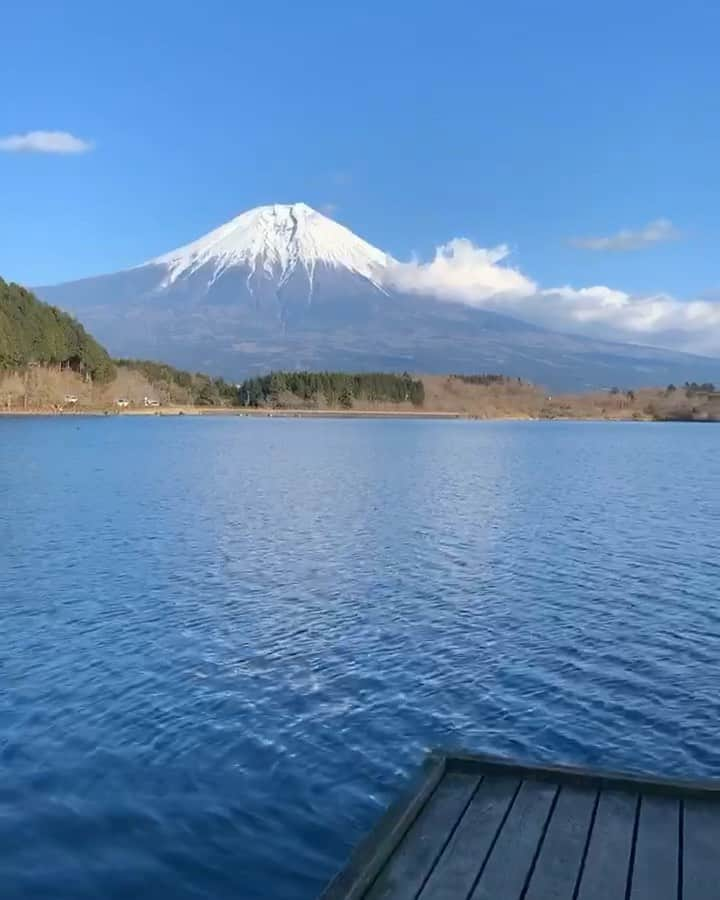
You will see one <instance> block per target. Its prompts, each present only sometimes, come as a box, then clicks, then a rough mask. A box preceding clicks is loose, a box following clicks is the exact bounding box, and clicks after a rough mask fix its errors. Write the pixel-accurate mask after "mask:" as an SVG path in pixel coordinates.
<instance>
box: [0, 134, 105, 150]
mask: <svg viewBox="0 0 720 900" xmlns="http://www.w3.org/2000/svg"><path fill="white" fill-rule="evenodd" d="M92 148H93V144H92V143H91V142H90V141H85V140H83V139H82V138H79V137H75V135H74V134H70V133H69V132H67V131H28V132H27V133H26V134H11V135H8V136H7V137H3V138H0V151H4V152H6V153H87V152H88V151H90V150H92Z"/></svg>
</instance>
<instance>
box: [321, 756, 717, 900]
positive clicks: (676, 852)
mask: <svg viewBox="0 0 720 900" xmlns="http://www.w3.org/2000/svg"><path fill="white" fill-rule="evenodd" d="M616 898H617V900H665V898H667V900H719V898H720V781H710V782H684V781H671V780H663V779H658V778H643V777H641V776H636V775H616V774H608V773H601V772H593V771H591V770H582V769H574V768H562V767H540V766H531V765H526V764H523V763H517V762H510V761H506V760H500V759H495V758H491V757H480V756H470V755H465V754H463V755H455V756H445V755H441V754H433V755H432V757H431V758H430V759H429V760H428V761H427V763H426V765H425V775H424V777H423V778H422V779H421V780H420V781H419V782H418V783H417V784H416V786H415V787H414V788H413V790H412V792H411V793H410V795H409V796H408V798H407V799H406V800H404V801H401V802H399V803H398V804H396V805H395V806H394V807H393V809H392V810H391V811H389V813H388V814H387V816H386V817H385V818H384V819H383V821H382V822H381V823H380V825H379V826H378V828H377V829H376V830H375V831H374V832H373V833H372V834H371V835H369V836H368V838H367V839H366V840H365V841H364V842H363V844H362V845H361V846H360V847H359V848H358V851H356V853H355V855H354V856H353V858H352V860H351V861H350V863H349V865H348V866H347V868H346V869H345V870H344V871H343V872H341V873H340V875H338V877H337V878H336V879H334V881H333V882H332V883H331V884H330V886H329V887H328V889H327V890H326V891H325V893H324V894H323V897H322V900H616Z"/></svg>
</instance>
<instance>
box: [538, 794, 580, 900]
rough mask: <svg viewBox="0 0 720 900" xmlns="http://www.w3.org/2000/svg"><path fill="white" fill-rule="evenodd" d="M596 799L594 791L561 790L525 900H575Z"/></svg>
mask: <svg viewBox="0 0 720 900" xmlns="http://www.w3.org/2000/svg"><path fill="white" fill-rule="evenodd" d="M597 797H598V792H597V790H596V789H592V788H578V787H574V786H563V787H561V788H560V794H559V796H558V800H557V803H556V805H555V809H554V811H553V815H552V818H551V819H550V824H549V825H548V828H547V833H546V835H545V840H544V841H543V845H542V848H541V850H540V855H539V856H538V859H537V863H536V864H535V868H534V870H533V874H532V877H531V879H530V884H529V885H528V889H527V892H526V894H525V898H524V900H573V897H574V895H575V887H576V884H577V880H578V876H579V874H580V866H581V864H582V860H583V855H584V853H585V846H586V844H587V839H588V835H589V833H590V824H591V822H592V817H593V811H594V809H595V802H596V800H597Z"/></svg>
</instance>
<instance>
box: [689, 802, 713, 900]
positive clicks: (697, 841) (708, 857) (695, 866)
mask: <svg viewBox="0 0 720 900" xmlns="http://www.w3.org/2000/svg"><path fill="white" fill-rule="evenodd" d="M682 873H683V879H682V882H683V883H682V898H683V900H716V898H717V896H718V894H720V804H718V803H706V802H703V801H702V800H685V801H684V809H683V867H682Z"/></svg>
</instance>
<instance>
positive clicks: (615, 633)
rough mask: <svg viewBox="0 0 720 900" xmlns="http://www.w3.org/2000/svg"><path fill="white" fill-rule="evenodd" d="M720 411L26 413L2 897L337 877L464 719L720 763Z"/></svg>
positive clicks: (13, 556)
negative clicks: (257, 416)
mask: <svg viewBox="0 0 720 900" xmlns="http://www.w3.org/2000/svg"><path fill="white" fill-rule="evenodd" d="M717 436H718V432H717V430H715V429H712V428H699V427H694V426H684V425H677V426H664V427H658V426H652V425H631V424H617V425H613V424H605V425H594V424H585V425H583V424H577V423H566V424H563V423H516V424H511V423H508V424H494V423H467V422H450V423H435V422H397V421H396V422H394V421H387V422H384V421H383V422H379V421H368V422H351V421H325V422H323V421H316V422H315V421H313V422H308V421H303V420H268V421H257V422H249V421H246V420H239V419H226V420H223V419H217V420H210V421H208V420H203V421H200V420H192V419H185V420H182V419H178V420H166V419H147V420H144V421H140V420H132V419H113V420H98V419H80V418H73V419H72V420H50V421H44V420H32V419H30V420H27V419H23V420H12V419H1V420H0V495H2V498H3V504H2V506H0V547H2V551H1V552H2V566H0V598H1V601H2V604H3V607H2V608H3V639H2V643H0V726H1V727H0V842H2V846H3V853H2V855H1V856H0V883H2V884H3V897H4V898H16V897H17V898H20V897H53V898H68V900H70V898H72V900H85V898H105V897H113V898H134V897H136V896H139V895H142V896H152V897H154V898H163V897H168V898H170V897H172V898H174V900H175V898H180V900H183V898H201V897H202V898H210V897H212V898H223V897H228V898H229V897H237V896H241V897H243V898H249V900H252V898H261V897H263V898H264V897H282V898H287V900H295V898H297V900H305V898H311V897H313V896H315V895H316V894H317V892H318V891H319V889H320V887H321V886H322V884H323V883H324V882H325V881H326V880H327V878H329V876H330V875H331V874H332V873H333V872H334V871H335V870H336V869H337V867H338V866H339V865H340V864H341V863H342V862H343V860H344V859H345V857H346V855H347V853H348V852H349V849H350V847H351V846H352V844H354V842H355V841H356V840H357V839H358V838H359V837H360V836H361V835H362V833H363V832H364V831H366V830H367V828H368V827H369V826H370V825H371V824H372V822H373V821H374V820H375V819H376V817H377V816H378V815H379V813H380V811H381V809H382V808H383V807H384V805H385V804H386V803H387V802H388V801H389V800H390V799H391V798H392V797H394V796H395V795H396V793H397V791H398V789H399V787H400V786H401V785H402V783H403V782H404V780H405V779H406V778H407V777H408V775H409V773H410V772H411V771H413V769H414V768H415V767H416V766H417V764H418V763H419V761H420V759H421V758H422V756H423V754H424V753H425V752H426V751H427V750H428V749H429V748H430V747H433V746H438V745H442V746H455V747H460V746H463V747H467V748H471V749H477V750H480V751H489V752H497V753H510V754H515V755H521V756H527V757H532V758H534V759H546V760H552V761H568V762H575V763H581V764H582V763H587V764H596V765H601V766H603V767H606V768H635V769H644V770H649V771H653V772H658V773H678V774H685V775H697V776H703V775H720V752H719V751H718V750H717V740H716V731H717V721H718V716H719V714H720V699H719V698H720V695H719V694H718V691H717V684H718V676H720V662H719V660H720V655H719V654H718V643H719V639H720V602H719V601H720V562H719V561H718V557H717V534H718V533H720V503H719V502H718V496H717V493H718V487H717V485H718V484H720V455H718V454H717V452H716V445H717Z"/></svg>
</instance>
